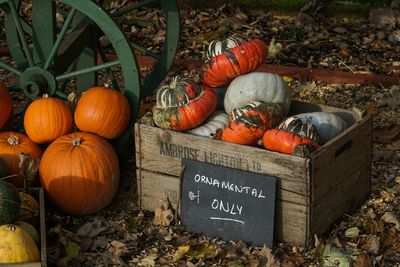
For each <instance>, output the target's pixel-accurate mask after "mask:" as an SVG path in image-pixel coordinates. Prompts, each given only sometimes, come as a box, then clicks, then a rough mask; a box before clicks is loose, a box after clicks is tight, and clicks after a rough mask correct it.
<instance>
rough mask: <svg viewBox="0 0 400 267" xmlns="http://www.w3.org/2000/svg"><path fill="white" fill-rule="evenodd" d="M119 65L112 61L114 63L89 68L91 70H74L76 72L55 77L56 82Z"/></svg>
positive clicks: (117, 61)
mask: <svg viewBox="0 0 400 267" xmlns="http://www.w3.org/2000/svg"><path fill="white" fill-rule="evenodd" d="M120 63H121V62H120V61H119V60H114V61H111V62H107V63H104V64H100V65H97V66H94V67H91V68H86V69H82V70H76V71H73V72H69V73H65V74H62V75H59V76H57V77H56V80H57V81H62V80H65V79H69V78H72V77H75V76H79V75H83V74H86V73H90V72H95V71H99V70H102V69H108V68H111V67H114V66H116V65H119V64H120Z"/></svg>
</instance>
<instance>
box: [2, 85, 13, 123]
mask: <svg viewBox="0 0 400 267" xmlns="http://www.w3.org/2000/svg"><path fill="white" fill-rule="evenodd" d="M11 111H12V99H11V95H10V93H9V92H8V90H7V87H6V86H5V85H4V84H3V83H1V82H0V129H1V128H3V126H4V125H5V124H6V122H7V121H8V120H9V118H10V115H11Z"/></svg>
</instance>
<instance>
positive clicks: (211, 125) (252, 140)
mask: <svg viewBox="0 0 400 267" xmlns="http://www.w3.org/2000/svg"><path fill="white" fill-rule="evenodd" d="M267 54H268V48H267V46H266V44H265V43H264V42H263V41H262V40H259V39H253V40H250V41H249V40H246V39H244V38H242V37H238V36H232V37H229V38H227V39H225V40H223V41H216V40H215V41H212V42H211V43H210V45H209V47H208V51H207V60H206V61H205V63H204V64H203V65H202V68H201V71H202V85H198V84H196V83H194V82H193V80H191V79H188V78H182V77H180V76H176V77H174V79H172V82H171V84H170V85H167V86H162V87H160V88H159V89H158V91H157V97H156V101H157V102H156V105H155V107H154V108H153V120H154V122H155V123H156V124H157V126H159V127H161V128H164V129H172V130H175V131H188V132H189V133H192V134H196V135H201V136H208V137H210V136H211V137H213V138H214V139H220V140H223V141H226V142H231V143H236V144H242V145H250V146H257V145H261V144H263V145H264V147H265V148H266V149H268V150H272V151H277V152H281V153H286V154H293V155H297V156H302V157H306V156H309V155H310V154H311V153H312V152H313V151H315V150H316V149H317V148H318V147H319V146H320V145H321V144H323V143H324V142H327V141H328V140H330V139H331V138H333V137H334V136H336V135H337V134H339V133H340V132H342V131H343V130H344V129H345V128H346V127H347V125H346V123H345V122H344V121H343V120H342V119H341V118H340V117H339V116H337V115H335V114H333V113H326V112H314V113H304V114H299V115H296V116H295V117H289V118H286V117H287V116H288V113H289V108H290V104H291V99H290V90H289V87H288V85H287V84H286V82H285V81H284V80H283V79H282V77H281V76H279V75H276V74H272V73H265V72H256V71H255V70H256V69H257V68H258V67H259V66H260V65H261V64H263V63H264V62H265V59H266V57H267ZM224 87H225V88H224ZM226 87H227V89H226ZM225 89H226V91H225ZM219 91H220V92H221V91H222V92H224V99H223V107H224V110H225V112H224V111H220V110H217V111H215V110H216V107H217V94H218V92H219ZM285 118H286V120H284V119H285Z"/></svg>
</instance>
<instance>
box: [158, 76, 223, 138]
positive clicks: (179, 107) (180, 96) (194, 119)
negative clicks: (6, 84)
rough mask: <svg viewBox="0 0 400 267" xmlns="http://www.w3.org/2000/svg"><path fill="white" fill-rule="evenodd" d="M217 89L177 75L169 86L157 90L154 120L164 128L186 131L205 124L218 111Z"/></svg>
mask: <svg viewBox="0 0 400 267" xmlns="http://www.w3.org/2000/svg"><path fill="white" fill-rule="evenodd" d="M216 106H217V94H216V93H215V91H214V89H212V88H209V87H204V86H200V85H198V84H196V83H195V82H194V81H192V80H191V79H188V78H184V77H182V76H175V77H174V78H173V79H172V81H171V83H170V84H169V85H165V86H161V87H160V88H159V89H158V90H157V95H156V105H155V106H154V108H153V120H154V122H155V123H156V125H157V126H158V127H160V128H163V129H172V130H175V131H187V130H190V129H194V128H196V127H197V126H199V125H200V124H202V123H203V122H204V121H205V120H206V119H207V118H208V117H209V116H210V115H211V114H212V113H213V112H214V110H215V108H216Z"/></svg>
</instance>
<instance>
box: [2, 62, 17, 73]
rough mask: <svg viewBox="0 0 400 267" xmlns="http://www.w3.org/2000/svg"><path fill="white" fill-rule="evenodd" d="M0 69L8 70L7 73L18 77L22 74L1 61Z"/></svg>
mask: <svg viewBox="0 0 400 267" xmlns="http://www.w3.org/2000/svg"><path fill="white" fill-rule="evenodd" d="M0 67H1V68H3V69H6V70H8V71H9V72H12V73H15V74H17V75H18V76H21V74H22V72H20V71H19V70H17V69H16V68H14V67H12V66H10V65H8V64H6V63H4V62H2V61H0Z"/></svg>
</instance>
